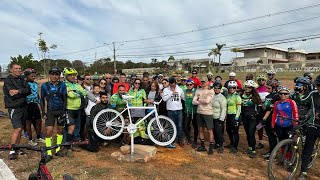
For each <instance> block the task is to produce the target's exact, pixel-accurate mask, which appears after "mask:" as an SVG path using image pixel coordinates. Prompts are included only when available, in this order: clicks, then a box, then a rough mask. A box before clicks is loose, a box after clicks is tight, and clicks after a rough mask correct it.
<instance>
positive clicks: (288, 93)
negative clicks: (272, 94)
mask: <svg viewBox="0 0 320 180" xmlns="http://www.w3.org/2000/svg"><path fill="white" fill-rule="evenodd" d="M288 94H289V93H279V95H285V96H286V95H288Z"/></svg>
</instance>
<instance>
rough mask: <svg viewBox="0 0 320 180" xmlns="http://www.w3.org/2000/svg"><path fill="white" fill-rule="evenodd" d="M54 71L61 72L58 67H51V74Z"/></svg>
mask: <svg viewBox="0 0 320 180" xmlns="http://www.w3.org/2000/svg"><path fill="white" fill-rule="evenodd" d="M52 73H57V74H61V70H60V69H59V68H58V67H51V68H50V69H49V74H52Z"/></svg>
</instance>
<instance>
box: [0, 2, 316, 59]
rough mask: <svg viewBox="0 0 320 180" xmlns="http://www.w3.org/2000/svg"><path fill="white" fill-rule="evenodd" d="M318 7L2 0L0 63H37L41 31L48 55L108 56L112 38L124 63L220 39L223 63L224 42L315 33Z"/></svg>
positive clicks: (189, 54)
mask: <svg viewBox="0 0 320 180" xmlns="http://www.w3.org/2000/svg"><path fill="white" fill-rule="evenodd" d="M307 6H310V7H309V8H303V7H307ZM299 8H303V9H299ZM293 9H298V10H294V11H289V10H293ZM319 10H320V2H319V1H317V0H302V1H292V0H281V1H280V0H259V1H256V0H224V1H221V0H220V1H218V0H77V1H72V0H54V1H51V0H50V1H49V0H28V1H22V0H17V1H15V0H1V2H0V27H1V28H0V39H1V43H0V65H5V64H8V63H9V62H10V57H11V56H18V55H19V54H20V55H27V54H29V53H32V54H33V56H34V59H36V60H38V59H39V58H40V57H39V55H38V53H37V47H36V44H37V41H38V40H39V35H38V33H39V32H41V33H43V34H42V36H41V38H42V39H44V40H45V41H46V42H47V44H48V45H49V46H50V45H52V44H55V45H57V48H56V49H52V50H50V53H48V55H49V57H50V58H52V59H68V60H70V61H73V60H82V61H84V62H86V63H88V64H90V63H92V62H93V61H94V60H96V59H99V58H105V57H110V58H111V59H113V54H112V53H113V52H112V51H111V50H112V46H113V45H112V42H115V48H116V59H117V60H121V61H124V62H125V61H127V60H131V61H133V62H140V61H142V62H150V61H151V59H152V58H156V59H157V60H158V61H162V60H167V59H168V57H169V56H170V55H173V56H174V57H175V59H180V58H207V57H208V52H209V49H211V48H214V47H215V44H216V43H225V44H226V48H225V50H223V51H222V56H221V60H222V62H230V61H231V59H232V58H233V57H235V53H232V52H231V51H230V50H229V49H228V48H229V47H244V45H248V44H256V43H262V42H265V43H268V42H269V43H270V42H272V41H275V40H284V39H286V40H288V39H289V40H290V39H293V38H298V37H306V36H312V35H317V34H320V14H319V13H318V12H319ZM284 11H287V12H284ZM278 12H283V13H279V14H276V13H278ZM268 14H270V16H266V15H268ZM257 17H260V18H257ZM246 19H252V20H247V21H242V20H246ZM234 22H238V23H234ZM272 26H275V27H272ZM173 34H175V35H173ZM319 45H320V39H312V40H307V41H297V42H291V43H284V44H276V45H273V46H276V47H280V48H284V49H287V48H289V47H291V48H295V49H302V50H305V51H307V52H311V51H320V47H319ZM181 52H185V53H184V54H183V53H181ZM237 55H238V56H241V54H237Z"/></svg>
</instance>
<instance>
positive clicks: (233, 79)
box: [224, 72, 242, 92]
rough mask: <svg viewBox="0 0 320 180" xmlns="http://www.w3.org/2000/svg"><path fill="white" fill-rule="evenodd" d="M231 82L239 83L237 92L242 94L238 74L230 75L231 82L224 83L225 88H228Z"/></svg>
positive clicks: (231, 73) (232, 73)
mask: <svg viewBox="0 0 320 180" xmlns="http://www.w3.org/2000/svg"><path fill="white" fill-rule="evenodd" d="M230 81H235V82H236V83H237V92H240V91H241V90H242V84H241V82H240V81H239V80H238V79H236V73H234V72H230V73H229V80H228V81H226V82H225V83H224V87H226V88H228V84H229V82H230Z"/></svg>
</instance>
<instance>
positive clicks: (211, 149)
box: [208, 144, 213, 155]
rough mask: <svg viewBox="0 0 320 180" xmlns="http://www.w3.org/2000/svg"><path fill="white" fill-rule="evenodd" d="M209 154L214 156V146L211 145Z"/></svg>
mask: <svg viewBox="0 0 320 180" xmlns="http://www.w3.org/2000/svg"><path fill="white" fill-rule="evenodd" d="M208 154H209V155H213V144H210V146H209V151H208Z"/></svg>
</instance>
